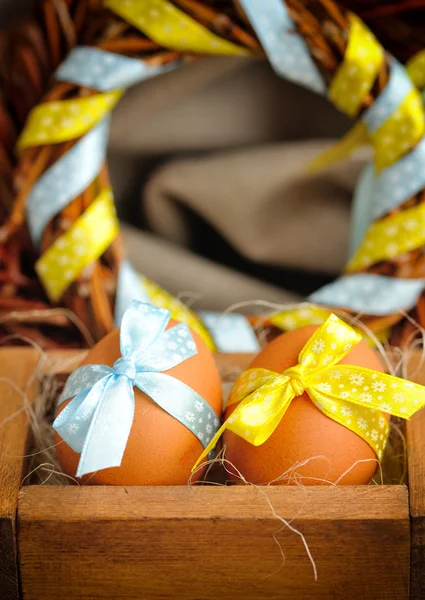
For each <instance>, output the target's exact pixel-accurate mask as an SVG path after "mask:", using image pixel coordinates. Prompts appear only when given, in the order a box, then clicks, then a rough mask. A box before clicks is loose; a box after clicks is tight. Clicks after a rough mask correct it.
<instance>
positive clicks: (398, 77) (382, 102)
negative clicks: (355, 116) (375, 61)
mask: <svg viewBox="0 0 425 600" xmlns="http://www.w3.org/2000/svg"><path fill="white" fill-rule="evenodd" d="M412 89H413V84H412V80H411V79H410V77H409V76H408V75H407V73H406V70H405V69H404V68H403V67H402V65H401V64H400V63H399V62H397V61H396V60H395V59H392V61H391V69H390V79H389V81H388V83H387V85H386V86H385V88H384V89H383V91H382V92H381V93H380V94H379V96H378V97H377V99H376V100H375V102H374V103H373V104H372V105H371V106H370V108H368V109H367V110H366V111H365V113H364V115H363V117H362V120H363V121H364V122H365V124H366V127H367V130H368V132H369V133H370V134H373V133H375V131H377V130H378V129H379V128H380V127H381V126H382V125H383V124H384V123H385V122H386V121H387V120H388V119H389V118H390V117H391V115H392V114H393V113H394V112H395V111H396V109H397V108H398V107H399V106H400V104H401V103H402V102H403V101H404V100H405V98H406V96H407V95H408V94H409V92H411V91H412Z"/></svg>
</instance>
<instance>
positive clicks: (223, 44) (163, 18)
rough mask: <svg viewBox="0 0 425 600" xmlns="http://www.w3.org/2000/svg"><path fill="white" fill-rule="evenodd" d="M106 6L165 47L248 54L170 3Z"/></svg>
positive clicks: (119, 1)
mask: <svg viewBox="0 0 425 600" xmlns="http://www.w3.org/2000/svg"><path fill="white" fill-rule="evenodd" d="M105 6H106V7H107V8H109V9H110V10H112V11H114V12H116V13H117V14H118V15H120V17H122V18H123V19H125V20H126V21H128V22H129V23H131V24H132V25H134V26H135V27H137V29H139V30H140V31H142V32H143V33H144V34H145V35H147V36H148V37H149V38H150V39H151V40H154V41H155V42H156V43H157V44H160V45H161V46H164V47H165V48H171V49H173V50H180V51H182V52H199V53H200V54H225V55H244V54H250V52H249V51H248V50H246V49H245V48H241V47H239V46H236V44H232V43H231V42H228V41H227V40H224V39H222V38H220V37H218V36H217V35H215V34H213V33H211V32H210V31H208V29H206V28H205V27H203V26H202V25H200V24H199V23H197V22H196V21H194V20H193V19H192V18H191V17H189V16H188V15H187V14H186V13H184V12H183V11H181V10H179V9H178V8H177V7H176V6H174V5H173V4H172V3H171V2H167V0H143V1H140V0H106V2H105Z"/></svg>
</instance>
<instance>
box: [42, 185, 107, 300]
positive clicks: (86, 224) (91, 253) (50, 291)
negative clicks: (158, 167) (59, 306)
mask: <svg viewBox="0 0 425 600" xmlns="http://www.w3.org/2000/svg"><path fill="white" fill-rule="evenodd" d="M118 229H119V224H118V219H117V216H116V213H115V206H114V200H113V196H112V190H110V189H106V190H104V191H103V192H101V193H100V194H99V196H98V197H97V198H96V199H95V200H94V202H93V203H92V204H91V205H90V206H89V207H88V208H87V210H86V211H85V212H84V213H83V214H82V215H81V217H80V218H79V219H78V220H77V221H76V222H75V223H74V224H73V225H72V226H71V227H70V228H69V229H68V231H67V232H66V233H64V234H63V235H62V236H61V237H59V238H58V239H57V240H56V241H55V242H54V243H53V244H52V245H51V246H50V248H49V249H48V250H47V251H46V252H45V253H44V254H43V256H41V258H40V259H39V260H38V261H37V263H36V265H35V269H36V271H37V273H38V276H39V277H40V280H41V281H42V283H43V286H44V288H45V290H46V293H47V295H48V296H49V298H50V300H51V301H52V302H56V301H57V300H59V299H60V297H61V296H62V294H63V293H64V291H65V290H66V288H67V287H68V286H69V285H70V284H71V283H72V282H73V281H75V280H76V279H77V278H78V277H79V276H80V275H81V273H82V272H83V271H84V269H85V268H86V267H87V266H88V265H89V264H90V263H92V262H94V261H95V260H97V259H98V258H99V256H101V255H102V254H103V253H104V252H105V250H106V249H107V248H108V247H109V246H110V245H111V243H112V242H113V241H114V239H115V238H116V236H117V235H118Z"/></svg>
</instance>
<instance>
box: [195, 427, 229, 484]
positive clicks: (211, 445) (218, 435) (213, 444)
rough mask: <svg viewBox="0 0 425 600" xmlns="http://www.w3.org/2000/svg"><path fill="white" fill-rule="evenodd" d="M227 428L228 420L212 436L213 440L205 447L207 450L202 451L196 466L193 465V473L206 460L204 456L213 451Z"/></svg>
mask: <svg viewBox="0 0 425 600" xmlns="http://www.w3.org/2000/svg"><path fill="white" fill-rule="evenodd" d="M226 429H227V421H226V423H223V425H222V426H221V427H220V429H219V430H218V431H217V433H216V434H215V436H214V437H213V438H212V440H211V441H210V443H209V444H208V446H207V447H206V448H205V450H204V451H203V452H202V454H201V456H200V457H199V458H198V460H197V461H196V463H195V464H194V466H193V467H192V471H191V472H192V473H193V472H194V471H196V469H197V468H198V467H199V465H200V464H201V462H202V461H203V460H204V458H206V457H207V456H208V454H209V453H210V452H212V451H213V450H214V448H215V447H216V446H217V444H218V441H219V439H220V438H221V436H222V435H223V433H224V432H225V430H226Z"/></svg>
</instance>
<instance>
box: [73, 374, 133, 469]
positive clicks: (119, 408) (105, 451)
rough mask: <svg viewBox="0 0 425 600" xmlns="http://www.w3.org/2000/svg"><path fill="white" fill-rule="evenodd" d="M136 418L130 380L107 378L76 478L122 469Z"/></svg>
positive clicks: (119, 377) (85, 442) (116, 377)
mask: <svg viewBox="0 0 425 600" xmlns="http://www.w3.org/2000/svg"><path fill="white" fill-rule="evenodd" d="M133 417H134V393H133V386H132V385H131V382H130V380H129V379H128V378H127V377H123V376H117V375H113V376H111V377H109V378H108V380H107V382H106V384H105V387H104V389H103V391H102V394H101V397H100V398H99V402H98V405H97V407H96V411H95V413H94V415H93V418H92V420H91V423H90V427H89V430H88V432H87V436H86V439H85V441H84V446H83V449H82V452H81V458H80V462H79V464H78V470H77V473H76V477H82V476H83V475H86V474H87V473H93V472H95V471H100V470H101V469H108V468H110V467H119V466H120V464H121V461H122V457H123V454H124V451H125V448H126V445H127V441H128V436H129V434H130V430H131V426H132V424H133Z"/></svg>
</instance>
